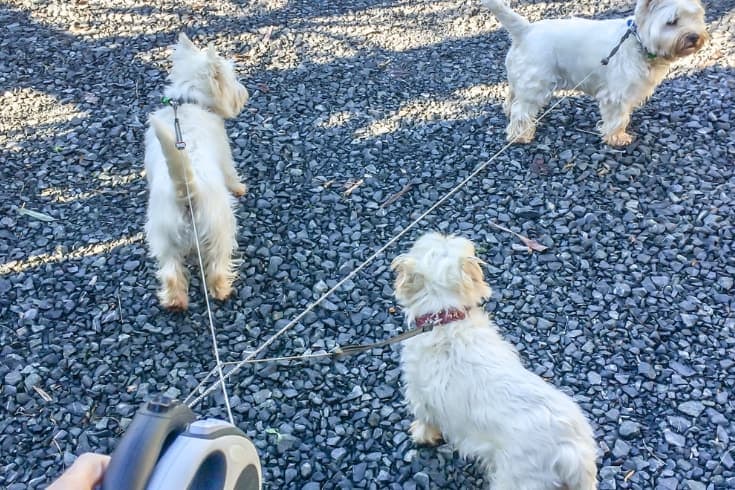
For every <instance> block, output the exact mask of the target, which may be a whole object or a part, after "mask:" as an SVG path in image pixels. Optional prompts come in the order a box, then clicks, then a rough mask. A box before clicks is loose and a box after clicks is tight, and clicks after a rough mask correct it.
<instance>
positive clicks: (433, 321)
mask: <svg viewBox="0 0 735 490" xmlns="http://www.w3.org/2000/svg"><path fill="white" fill-rule="evenodd" d="M466 317H467V309H466V308H465V309H462V310H460V309H457V308H449V309H448V310H441V311H437V312H434V313H427V314H425V315H421V316H420V317H418V318H416V320H414V323H415V324H416V330H421V331H422V332H431V331H432V330H433V329H434V327H439V326H441V325H446V324H447V323H452V322H456V321H458V320H464V319H465V318H466Z"/></svg>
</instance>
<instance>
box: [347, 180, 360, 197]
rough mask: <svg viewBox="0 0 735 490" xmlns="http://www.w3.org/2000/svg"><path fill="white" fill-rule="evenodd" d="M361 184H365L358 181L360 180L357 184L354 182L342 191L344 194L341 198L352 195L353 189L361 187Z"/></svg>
mask: <svg viewBox="0 0 735 490" xmlns="http://www.w3.org/2000/svg"><path fill="white" fill-rule="evenodd" d="M363 182H365V181H364V180H363V179H360V180H358V181H357V182H355V183H353V184H351V185H350V186H349V187H348V188H347V190H345V191H344V192H343V193H342V195H343V196H345V197H347V196H349V195H350V194H352V193H353V192H354V191H355V189H357V188H358V187H360V186H361V185H362V184H363ZM349 184H350V183H349V182H347V184H346V185H349Z"/></svg>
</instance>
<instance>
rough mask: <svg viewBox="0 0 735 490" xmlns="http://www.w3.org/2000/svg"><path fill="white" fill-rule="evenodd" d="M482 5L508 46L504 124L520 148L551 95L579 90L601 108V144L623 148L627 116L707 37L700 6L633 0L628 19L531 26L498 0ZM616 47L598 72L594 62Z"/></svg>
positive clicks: (685, 0)
mask: <svg viewBox="0 0 735 490" xmlns="http://www.w3.org/2000/svg"><path fill="white" fill-rule="evenodd" d="M482 3H483V5H485V7H487V8H488V9H490V10H491V11H492V12H493V14H495V16H496V17H497V18H498V20H499V21H500V23H501V24H503V26H504V27H505V28H506V29H508V32H510V35H511V38H512V41H513V42H512V45H511V48H510V50H509V51H508V55H507V57H506V60H505V66H506V69H507V71H508V83H509V85H510V89H509V92H508V96H507V99H506V101H505V104H504V106H503V109H504V111H505V114H506V115H507V116H508V117H509V118H510V122H509V123H508V128H507V130H506V134H507V138H508V141H517V142H519V143H528V142H530V141H532V140H533V138H534V134H535V130H536V127H535V122H534V121H535V118H536V116H537V114H538V113H539V111H540V110H541V109H542V108H543V107H544V106H545V105H546V104H547V103H548V102H549V99H550V98H551V97H552V95H553V93H554V91H555V90H562V89H571V88H574V87H575V86H577V84H581V85H580V86H579V87H577V88H578V89H579V90H582V91H583V92H585V93H586V94H588V95H591V96H592V97H594V98H595V99H596V100H597V102H598V103H599V105H600V113H601V116H602V122H601V123H600V125H599V129H600V130H601V132H602V136H603V139H604V141H605V143H607V144H609V145H612V146H623V145H627V144H629V143H630V142H631V141H632V140H633V138H632V137H631V136H630V135H629V134H628V133H627V132H626V129H627V127H628V123H629V122H630V113H631V112H632V111H633V109H635V108H636V107H638V106H639V105H640V104H642V103H643V102H645V100H646V99H648V97H650V96H651V94H653V91H654V90H655V89H656V87H657V86H658V85H659V84H660V83H661V81H662V80H663V79H664V77H665V76H666V73H667V71H668V69H669V65H670V64H671V63H672V62H673V61H674V60H675V59H677V58H681V57H684V56H688V55H690V54H692V53H694V52H696V51H698V50H699V49H700V48H701V47H702V46H703V45H704V43H705V42H706V40H707V39H708V37H709V36H708V35H707V31H706V26H705V23H704V8H703V7H702V4H701V3H700V2H699V0H638V2H637V4H636V7H635V14H634V16H633V17H632V18H629V19H612V20H589V19H579V18H571V19H553V20H542V21H539V22H535V23H530V22H528V20H526V19H525V18H523V17H521V16H520V15H518V14H517V13H515V12H513V11H512V10H511V9H510V7H508V5H507V4H506V3H505V0H482ZM627 33H630V34H627ZM621 40H622V41H621ZM618 44H620V46H619V50H618V51H617V53H616V54H614V55H613V56H612V57H611V58H610V59H609V62H608V64H607V65H606V66H603V65H602V63H601V60H602V59H603V58H607V57H608V56H609V55H610V53H611V51H612V50H613V48H615V47H616V46H617V45H618ZM588 75H589V77H588ZM585 77H588V78H586V79H585Z"/></svg>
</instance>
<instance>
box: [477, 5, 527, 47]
mask: <svg viewBox="0 0 735 490" xmlns="http://www.w3.org/2000/svg"><path fill="white" fill-rule="evenodd" d="M482 4H483V5H484V6H485V7H486V8H487V9H488V10H490V11H491V12H492V13H493V15H495V17H497V18H498V20H499V21H500V23H501V24H503V27H505V28H506V29H508V32H510V35H511V37H513V38H521V37H523V34H525V32H526V30H527V29H528V26H529V25H531V24H530V23H529V22H528V20H527V19H526V18H525V17H523V16H521V15H518V14H517V13H515V12H514V11H513V9H511V8H510V7H509V6H508V4H507V3H506V0H482Z"/></svg>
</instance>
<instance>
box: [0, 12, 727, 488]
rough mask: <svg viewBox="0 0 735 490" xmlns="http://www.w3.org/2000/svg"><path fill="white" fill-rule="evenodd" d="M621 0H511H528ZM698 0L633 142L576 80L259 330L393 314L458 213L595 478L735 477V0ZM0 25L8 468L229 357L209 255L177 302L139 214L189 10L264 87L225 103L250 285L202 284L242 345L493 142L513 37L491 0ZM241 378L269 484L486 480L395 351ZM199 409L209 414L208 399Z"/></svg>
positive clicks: (22, 484) (92, 434)
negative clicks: (581, 93)
mask: <svg viewBox="0 0 735 490" xmlns="http://www.w3.org/2000/svg"><path fill="white" fill-rule="evenodd" d="M631 3H632V2H629V1H623V0H607V1H599V2H595V1H592V0H577V1H571V0H569V1H561V0H558V1H549V2H536V1H534V2H530V1H519V2H515V5H517V6H518V9H519V10H520V11H521V12H522V13H524V14H525V15H527V16H529V17H530V18H532V19H540V18H544V17H555V16H562V15H570V14H579V15H588V16H592V15H594V16H596V17H610V16H616V15H625V14H627V13H629V12H630V11H631V9H632V7H631V5H630V4H631ZM705 3H707V5H708V8H709V12H708V21H709V22H710V23H711V31H712V34H713V40H712V42H711V44H710V45H709V46H708V47H707V48H706V49H705V50H703V51H702V52H701V53H699V54H698V55H696V56H694V57H692V58H689V59H687V60H685V61H684V62H681V63H679V64H678V65H677V66H676V67H675V68H674V69H673V70H672V72H671V74H670V76H669V78H668V79H667V80H666V81H665V82H664V84H663V85H662V86H661V87H660V88H659V90H658V91H657V92H656V94H655V95H654V97H653V98H652V99H651V101H650V102H649V103H648V104H646V105H645V107H643V108H642V109H640V110H638V111H637V112H636V113H635V114H634V116H633V122H632V131H633V132H634V134H635V135H636V136H637V140H636V142H635V143H634V144H633V145H632V146H630V147H629V148H627V149H625V150H623V151H617V150H612V149H610V148H607V147H605V146H603V145H601V143H600V140H599V138H598V136H596V135H594V134H591V133H592V132H593V131H594V127H595V122H596V120H597V118H598V115H597V110H596V108H595V107H594V105H593V104H592V103H591V101H590V100H589V99H586V98H583V97H576V98H573V99H568V100H565V101H564V102H562V104H561V106H560V107H559V109H558V110H556V111H554V112H553V113H552V114H551V115H550V117H549V118H548V119H547V120H546V121H545V122H544V123H543V124H542V125H541V127H540V129H539V133H538V138H537V141H536V142H535V143H534V144H532V145H529V146H524V147H514V148H512V149H511V150H510V151H508V152H506V153H504V154H503V155H502V156H501V157H500V158H498V160H497V161H496V162H494V163H493V164H492V165H491V166H490V168H489V169H488V170H487V171H485V172H483V173H482V174H481V176H479V177H478V178H477V179H475V180H474V181H472V182H471V183H470V184H469V185H468V186H467V188H466V189H465V190H463V191H462V192H460V193H459V194H457V195H456V196H455V197H454V198H453V199H451V200H450V201H449V202H448V203H446V204H445V205H444V206H442V207H441V208H440V209H439V210H438V211H437V212H436V213H435V214H433V215H432V216H430V217H429V218H428V219H427V220H426V222H425V223H424V224H423V225H422V227H421V229H416V230H414V231H412V232H411V233H409V235H408V236H407V237H405V240H402V241H401V243H400V245H397V246H395V247H393V248H392V249H391V250H389V253H388V254H387V255H386V256H384V257H381V258H380V259H379V260H377V261H375V262H374V263H373V264H372V265H371V266H369V267H368V269H367V270H366V271H364V272H363V273H361V274H360V275H358V276H357V277H356V278H355V279H354V280H353V281H350V282H349V283H348V284H347V285H346V286H345V287H344V288H342V289H341V290H340V291H339V292H338V293H337V294H336V295H334V296H333V297H331V298H330V300H329V301H328V302H325V303H324V304H323V305H322V306H321V307H319V308H318V309H317V310H316V311H315V312H314V313H313V314H310V315H308V316H307V317H306V318H305V319H304V321H303V322H302V323H301V324H299V325H298V326H297V327H296V328H295V329H294V330H292V331H290V332H289V333H288V334H287V335H286V336H284V337H283V339H281V340H279V341H277V342H276V343H275V344H274V345H273V346H272V348H271V349H269V350H268V354H271V355H276V354H292V353H301V352H305V351H307V350H308V349H312V350H317V349H320V348H331V347H333V346H334V345H335V344H346V343H354V342H365V341H371V340H378V339H382V338H384V337H387V336H389V335H391V334H394V333H396V332H399V331H400V330H401V329H402V320H401V317H400V314H399V313H398V312H396V310H395V309H394V302H393V299H392V289H391V275H390V272H389V270H388V264H389V261H390V259H391V258H392V257H393V256H395V255H396V254H398V253H399V252H400V251H402V250H405V249H406V247H407V246H408V244H409V242H410V241H411V240H413V239H415V238H416V236H417V235H418V234H420V233H421V232H422V231H426V230H433V229H439V230H443V231H448V232H457V233H461V234H463V235H466V236H468V237H470V238H472V239H473V240H475V241H476V243H477V244H478V248H479V251H480V254H481V256H482V257H483V258H484V259H485V260H486V261H487V262H488V266H487V273H488V279H489V281H490V283H491V284H492V285H493V287H494V289H495V295H494V297H493V299H492V300H491V301H489V302H488V304H487V309H488V311H490V312H491V313H492V314H493V315H494V317H495V318H496V320H497V322H498V324H499V326H500V328H501V330H502V331H503V332H504V334H505V335H506V336H507V337H508V338H509V339H510V340H511V341H512V342H513V343H514V344H515V345H516V346H517V347H518V348H519V349H520V351H521V353H522V356H523V357H524V359H525V360H526V362H527V365H528V366H529V368H530V369H532V370H534V371H535V372H537V373H539V374H541V375H542V376H544V377H546V378H547V379H549V380H550V381H552V382H553V383H554V384H556V385H557V386H560V387H562V388H563V389H564V390H565V391H567V392H569V393H571V394H573V396H574V397H575V399H576V400H578V402H579V403H580V405H581V406H582V407H583V409H584V410H585V412H586V413H587V414H588V415H589V417H590V419H591V421H592V423H593V425H594V427H595V433H596V436H597V440H598V442H599V445H600V459H599V468H600V481H601V483H600V488H601V489H614V488H630V489H690V490H701V489H725V488H735V395H734V394H733V392H734V389H735V316H734V315H733V308H734V307H735V297H734V295H733V291H734V289H733V276H735V261H734V260H733V257H735V246H734V244H733V225H734V224H735V201H734V200H733V196H735V178H734V176H733V170H734V168H735V165H733V161H734V160H735V142H734V137H733V132H734V131H735V113H734V112H733V92H734V91H735V71H734V70H735V35H733V32H735V0H717V1H715V0H710V1H707V2H705ZM0 25H2V26H3V30H2V36H0V86H1V87H2V92H1V93H0V127H1V128H2V132H1V133H0V179H2V182H3V184H2V188H0V197H1V198H2V199H0V209H1V210H2V213H0V259H1V260H0V343H1V346H0V349H1V350H0V386H2V391H1V395H0V400H1V401H2V408H0V487H2V488H8V489H20V488H37V487H39V486H43V485H44V484H45V483H47V482H49V481H50V479H52V478H53V477H55V476H56V475H58V473H59V472H60V471H61V470H62V469H63V468H64V467H65V465H68V464H69V463H70V462H71V461H72V460H73V458H74V455H76V454H79V453H80V452H83V451H89V450H96V451H110V450H111V449H112V448H113V447H114V444H115V441H116V440H117V439H118V437H119V436H120V434H121V433H122V432H123V430H124V428H125V427H126V425H127V424H128V423H129V422H130V420H131V418H132V417H133V415H134V413H135V410H136V408H137V407H138V405H139V404H140V403H141V402H143V401H144V400H146V399H147V398H148V397H149V395H150V394H153V393H160V392H167V393H168V394H170V395H174V396H181V397H183V396H185V395H187V394H188V393H189V392H190V391H191V390H192V389H193V387H194V386H196V384H197V382H198V380H200V379H201V378H202V376H203V375H204V373H205V372H207V371H208V370H209V369H210V368H211V367H212V365H213V360H212V359H213V356H212V351H211V341H210V338H209V333H208V328H207V326H206V323H205V319H206V315H205V307H204V302H203V298H202V296H201V294H200V293H199V289H198V286H199V283H198V281H197V280H196V279H195V280H194V286H193V287H192V295H191V296H192V304H191V308H190V311H189V312H187V313H186V314H169V313H167V312H165V311H162V310H161V309H160V308H159V306H158V304H157V302H156V299H155V296H154V293H155V287H156V284H155V278H154V264H153V263H152V261H151V260H150V259H149V258H148V257H147V255H146V248H145V245H144V243H143V241H142V237H141V231H142V227H143V223H144V215H145V201H146V188H145V185H144V178H143V176H142V151H143V150H142V135H143V127H144V122H145V120H146V115H147V114H148V113H149V112H151V111H152V110H154V109H155V108H157V106H158V98H159V96H160V90H161V87H162V86H163V83H164V78H165V74H166V68H167V66H168V60H167V53H168V49H167V46H168V45H169V44H170V43H172V42H173V40H174V39H175V34H176V33H177V32H178V31H179V30H181V29H183V30H185V31H186V32H187V33H189V34H190V35H192V36H193V37H194V38H195V39H196V40H197V41H199V42H207V41H211V42H213V43H214V44H215V45H216V46H218V47H219V48H220V49H222V50H223V51H225V52H226V53H228V54H230V55H233V56H236V58H237V60H238V63H239V69H240V71H241V72H242V74H243V79H244V80H245V81H246V84H247V86H248V88H249V90H250V91H251V95H252V99H251V103H250V105H249V106H248V110H247V111H246V112H245V113H243V114H242V115H241V116H240V117H239V118H238V119H237V120H236V121H233V122H232V123H231V124H229V129H230V131H231V135H232V140H233V146H234V153H235V157H236V160H237V162H238V165H239V168H240V171H241V173H242V175H243V176H244V178H245V180H246V182H247V183H248V185H249V186H250V192H249V194H248V195H247V196H246V197H245V198H243V199H242V200H241V201H240V202H239V204H238V209H237V215H238V219H239V223H240V231H239V243H240V246H241V252H240V253H241V256H242V260H243V262H242V265H241V267H240V276H239V279H238V281H237V283H236V287H237V293H236V295H235V297H234V299H232V300H231V301H228V302H226V303H222V304H217V305H216V306H215V321H216V324H217V330H218V334H217V338H218V341H219V344H220V346H221V348H222V355H223V357H224V358H225V360H227V361H236V360H238V359H240V358H241V357H242V355H243V352H244V351H246V350H249V349H253V348H255V347H257V346H258V345H259V344H260V343H261V342H263V341H264V340H265V339H266V338H268V337H269V336H270V335H271V334H272V333H273V332H275V331H276V330H277V329H278V328H280V327H281V326H282V325H284V322H286V321H287V320H288V319H290V318H292V317H293V316H295V315H296V314H297V313H298V312H299V311H301V309H303V307H304V306H305V305H307V304H308V302H309V301H310V300H312V299H313V298H315V297H317V296H318V295H319V294H320V293H321V292H322V291H324V290H325V289H326V288H327V287H329V286H330V285H332V284H334V282H335V280H336V279H338V278H340V277H342V276H343V275H344V274H346V273H347V272H349V271H350V270H351V269H352V268H353V267H354V266H355V265H356V264H358V263H359V262H360V261H361V260H362V259H364V258H366V257H367V256H368V255H369V254H370V252H371V251H372V250H374V249H376V248H377V247H379V246H380V245H382V244H383V243H384V242H385V241H387V240H388V239H389V238H390V237H391V236H392V235H393V234H394V233H396V232H397V231H399V230H401V229H402V228H403V227H404V226H405V225H406V224H407V223H409V221H410V220H411V219H412V217H415V216H416V215H417V214H418V213H419V212H420V211H422V210H424V209H426V208H427V207H428V206H430V205H431V204H432V203H433V202H434V201H435V200H436V199H437V198H438V197H439V196H440V195H441V194H442V193H444V192H446V191H447V190H448V189H450V188H451V187H452V186H453V185H455V184H456V183H457V182H458V181H459V180H461V179H462V178H463V177H464V176H466V175H467V174H468V173H469V172H470V171H471V170H472V169H473V168H474V167H475V166H477V165H478V164H480V163H482V162H483V161H485V160H487V158H488V156H489V155H491V154H493V153H494V152H495V151H497V150H498V149H499V148H500V147H501V145H502V141H503V136H504V133H503V129H504V126H505V117H504V116H503V115H502V112H501V110H500V100H501V94H502V92H503V89H504V80H505V69H504V67H503V59H504V56H505V53H506V51H507V48H508V43H509V40H508V36H507V35H506V33H505V32H503V31H498V30H497V27H498V26H497V23H496V22H495V20H494V19H493V18H492V16H490V15H489V14H487V13H486V12H484V11H482V10H481V9H480V8H479V7H478V5H477V2H476V1H475V0H473V1H426V2H419V1H416V2H414V1H403V0H399V1H374V0H339V1H336V0H335V1H332V2H327V1H316V0H294V1H286V0H256V1H251V2H236V1H224V0H212V1H210V2H200V1H198V0H192V1H188V2H168V1H164V0H151V1H149V2H147V5H142V2H141V3H139V4H136V3H133V2H132V1H130V0H120V1H115V2H113V1H111V0H98V1H94V2H92V1H89V0H76V1H72V2H56V3H49V2H42V1H37V0H7V1H5V2H3V3H2V4H0ZM356 183H357V184H359V185H357V186H353V184H356ZM409 184H410V185H411V187H410V189H409V190H408V192H406V193H405V194H403V195H402V196H401V197H400V198H399V199H398V200H396V201H395V202H393V203H391V204H389V205H386V206H381V205H382V204H383V203H384V202H385V201H386V200H387V199H389V198H390V197H391V196H392V195H394V194H395V193H397V192H398V191H400V190H401V189H403V188H404V186H407V185H409ZM351 186H352V187H354V189H353V190H352V191H351V192H348V189H350V187H351ZM22 210H31V211H36V212H40V213H44V215H47V216H48V218H45V219H52V221H45V220H43V219H39V218H44V215H41V216H38V215H35V216H34V215H28V214H27V213H26V214H24V211H22ZM489 222H495V223H499V224H502V225H505V226H508V227H510V228H512V229H513V230H515V231H517V232H520V233H522V234H524V235H527V236H530V237H534V238H536V239H538V240H539V241H540V242H541V243H543V244H545V245H547V246H549V249H548V250H547V251H546V252H545V253H533V254H529V253H528V252H527V251H526V250H524V248H523V247H522V246H520V242H518V241H517V240H515V239H514V238H513V237H512V236H510V235H508V234H504V233H502V232H498V231H496V230H495V229H493V228H491V227H490V226H489V225H488V223H489ZM229 390H230V396H231V399H232V403H233V406H234V410H235V412H236V418H237V421H238V422H239V424H240V426H241V427H243V428H244V429H245V430H246V431H247V433H248V434H249V435H250V436H251V437H252V439H253V440H254V441H255V443H256V444H257V446H258V448H259V450H260V453H261V456H262V462H263V467H264V471H265V479H266V481H267V488H303V489H318V488H342V489H344V488H390V489H414V488H457V489H460V488H461V489H465V488H481V487H482V485H483V478H482V474H481V472H480V471H479V470H478V468H477V467H476V466H474V465H473V464H472V463H471V462H465V461H463V460H461V459H460V458H459V457H458V456H457V455H456V454H454V453H453V452H452V449H451V448H450V447H448V446H442V447H439V448H438V449H428V448H416V447H414V446H413V445H412V444H411V442H410V440H409V439H408V438H407V428H408V424H409V422H410V420H409V415H408V413H407V411H406V408H405V405H404V403H403V401H402V397H401V386H400V381H399V369H398V350H397V349H387V350H385V351H382V352H376V353H375V355H361V356H358V357H354V358H349V359H345V360H342V361H339V362H336V363H334V364H330V363H328V362H313V363H306V364H301V365H274V364H271V365H267V366H259V367H256V368H250V367H249V368H245V369H243V370H242V371H241V372H240V373H239V374H238V375H237V376H236V377H235V381H234V382H232V383H230V384H229ZM197 409H198V410H199V412H200V414H202V415H213V416H220V417H222V416H223V415H224V404H223V401H222V397H221V395H217V396H213V397H209V398H207V399H206V400H205V401H204V402H203V403H202V404H201V405H199V406H198V407H197Z"/></svg>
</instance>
